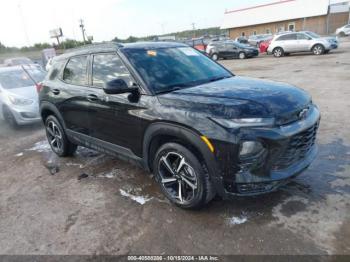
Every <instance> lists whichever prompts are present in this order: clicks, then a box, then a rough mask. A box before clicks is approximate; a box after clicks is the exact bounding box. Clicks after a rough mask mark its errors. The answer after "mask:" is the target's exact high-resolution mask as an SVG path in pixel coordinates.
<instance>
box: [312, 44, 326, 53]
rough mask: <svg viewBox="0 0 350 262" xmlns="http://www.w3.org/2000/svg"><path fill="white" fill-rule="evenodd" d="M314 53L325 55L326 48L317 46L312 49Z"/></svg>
mask: <svg viewBox="0 0 350 262" xmlns="http://www.w3.org/2000/svg"><path fill="white" fill-rule="evenodd" d="M312 52H313V53H314V55H323V54H324V52H325V48H324V46H323V45H315V46H314V47H313V48H312Z"/></svg>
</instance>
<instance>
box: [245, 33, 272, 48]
mask: <svg viewBox="0 0 350 262" xmlns="http://www.w3.org/2000/svg"><path fill="white" fill-rule="evenodd" d="M271 38H272V35H271V34H263V35H251V36H250V37H249V38H248V43H249V44H250V45H252V46H256V47H259V45H260V43H262V42H264V41H267V40H270V39H271Z"/></svg>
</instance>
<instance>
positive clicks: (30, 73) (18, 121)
mask: <svg viewBox="0 0 350 262" xmlns="http://www.w3.org/2000/svg"><path fill="white" fill-rule="evenodd" d="M44 77H45V72H44V71H43V70H40V69H37V68H36V67H27V68H24V67H21V66H14V67H3V68H0V118H2V119H3V120H5V121H6V122H8V123H9V124H10V125H11V126H12V127H16V126H18V125H26V124H31V123H35V122H38V121H40V120H41V118H40V115H39V104H38V93H37V86H36V84H35V82H36V83H38V82H41V81H42V80H43V79H44Z"/></svg>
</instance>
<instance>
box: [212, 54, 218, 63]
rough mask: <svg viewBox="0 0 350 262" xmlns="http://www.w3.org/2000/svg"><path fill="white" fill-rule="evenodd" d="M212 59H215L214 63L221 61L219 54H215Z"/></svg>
mask: <svg viewBox="0 0 350 262" xmlns="http://www.w3.org/2000/svg"><path fill="white" fill-rule="evenodd" d="M211 59H213V60H214V61H218V60H219V55H218V54H217V53H214V54H212V55H211Z"/></svg>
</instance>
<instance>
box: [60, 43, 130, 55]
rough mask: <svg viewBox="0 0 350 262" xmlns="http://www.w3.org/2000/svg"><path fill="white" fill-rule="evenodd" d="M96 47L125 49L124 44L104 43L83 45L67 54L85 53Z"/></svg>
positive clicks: (68, 51)
mask: <svg viewBox="0 0 350 262" xmlns="http://www.w3.org/2000/svg"><path fill="white" fill-rule="evenodd" d="M96 47H100V48H108V47H110V48H115V47H118V48H121V47H123V45H122V44H120V43H118V42H102V43H93V44H88V45H83V46H79V47H76V48H70V49H68V50H67V51H66V52H65V54H68V53H71V52H76V51H83V50H86V49H92V48H96Z"/></svg>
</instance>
